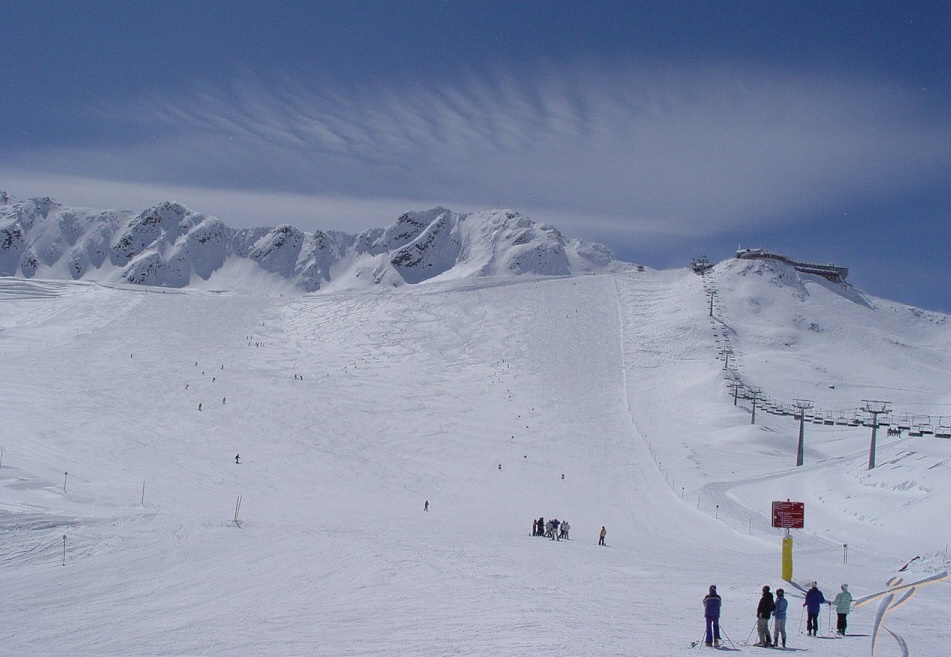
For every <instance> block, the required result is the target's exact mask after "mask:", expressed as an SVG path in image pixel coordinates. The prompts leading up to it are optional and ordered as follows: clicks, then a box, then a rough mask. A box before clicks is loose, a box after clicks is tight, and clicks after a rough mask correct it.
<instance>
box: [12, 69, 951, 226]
mask: <svg viewBox="0 0 951 657" xmlns="http://www.w3.org/2000/svg"><path fill="white" fill-rule="evenodd" d="M939 109H940V108H930V107H929V106H928V105H927V104H926V103H925V102H923V101H922V100H921V99H920V98H919V97H918V96H917V95H916V93H914V92H912V91H910V90H908V89H905V88H901V87H898V86H895V85H890V84H886V83H880V82H873V81H844V80H841V79H836V78H831V77H822V76H807V75H789V74H782V73H776V72H772V71H765V70H762V71H757V70H753V71H737V70H731V69H724V68H699V67H668V68H653V69H649V68H644V67H636V66H630V67H617V68H613V69H602V68H598V67H595V66H574V67H566V68H562V69H554V68H548V69H542V70H538V71H535V72H533V73H532V74H530V75H529V74H514V73H513V74H507V73H504V72H499V73H496V74H493V75H478V74H474V73H473V74H471V75H468V76H462V77H460V78H459V79H457V80H455V81H453V82H451V83H449V84H445V83H442V84H439V85H433V84H427V83H426V82H424V81H420V80H409V81H399V82H397V81H393V82H390V83H384V84H377V85H373V86H361V85H357V84H352V85H339V84H324V83H321V82H320V81H308V80H304V79H302V78H300V77H289V76H284V77H280V78H276V79H264V78H261V77H258V76H255V75H253V74H250V73H246V74H243V75H240V76H236V77H235V79H234V80H233V81H231V82H230V83H228V84H226V85H208V84H203V85H200V86H195V87H194V88H192V89H190V90H185V91H181V92H164V93H153V94H152V95H150V96H148V97H145V98H138V99H134V100H132V101H124V102H110V103H102V104H100V105H99V106H98V107H97V112H98V113H99V114H100V116H101V117H102V118H103V119H104V120H106V121H108V122H117V123H120V124H122V125H127V126H133V127H136V128H137V129H138V131H139V132H140V134H141V135H142V137H140V138H137V139H135V140H133V141H129V142H125V143H123V142H119V143H116V142H112V143H110V145H109V146H107V147H103V148H101V149H97V148H89V147H83V148H78V147H73V146H69V145H64V146H63V147H61V148H58V149H55V150H47V151H45V152H42V153H37V152H34V153H30V154H19V155H18V156H17V157H16V161H15V162H12V163H9V162H8V166H11V165H15V166H16V167H18V169H19V170H20V171H30V170H37V169H40V167H41V163H45V165H46V166H49V165H50V164H52V166H53V167H54V168H55V173H57V174H60V175H81V176H83V177H84V178H94V179H100V180H104V181H105V180H121V181H123V182H124V184H126V185H130V186H135V185H140V186H141V185H145V186H150V187H151V188H152V190H153V191H154V190H155V189H159V188H161V187H162V186H167V187H169V188H171V189H175V188H178V189H179V191H181V190H184V189H187V188H191V189H194V190H196V191H197V190H201V189H204V190H208V194H209V198H212V197H214V191H215V190H219V192H220V193H219V201H218V202H220V199H221V198H224V196H226V193H225V192H221V190H227V189H232V190H233V189H236V188H237V189H240V190H241V193H242V194H243V195H244V198H245V201H247V202H251V203H258V204H261V205H262V207H266V206H267V199H268V198H269V197H273V198H284V199H295V198H296V199H301V200H302V199H307V201H308V203H310V204H311V206H310V207H313V208H315V212H314V216H315V218H317V219H318V220H319V218H320V217H322V216H326V214H327V212H329V211H333V212H339V210H340V208H341V207H342V206H343V205H345V204H346V200H356V199H363V200H364V207H365V208H366V209H367V210H369V209H370V208H373V209H374V210H382V209H383V208H384V207H385V208H389V207H395V204H397V203H401V202H403V203H404V204H405V205H406V206H407V207H411V206H409V204H410V203H424V204H430V205H431V204H437V203H440V204H445V205H449V206H450V207H453V208H454V209H463V210H464V209H477V208H484V207H494V206H496V205H502V206H505V207H512V208H514V209H517V210H520V211H523V212H525V213H527V214H532V215H533V216H535V217H536V218H541V219H545V220H550V221H555V218H557V221H558V222H559V223H558V225H559V226H560V227H562V228H563V229H564V230H565V231H566V232H569V233H575V234H582V235H591V234H592V233H593V234H595V235H611V234H614V235H617V234H621V233H624V234H627V235H629V236H632V235H633V236H638V237H639V238H643V239H650V238H651V237H652V236H653V237H658V238H665V239H670V238H676V237H682V236H689V235H711V234H716V233H717V232H720V231H725V230H736V229H742V228H743V227H744V226H752V225H756V226H763V225H769V224H780V223H782V222H785V221H789V220H790V218H791V217H794V216H797V215H802V214H816V213H820V214H821V213H824V212H830V213H831V212H832V210H833V209H834V208H837V207H841V206H843V205H847V204H848V203H850V202H852V201H853V200H854V199H860V198H867V197H868V196H869V195H870V194H871V195H876V194H877V195H881V194H890V193H893V194H899V193H905V192H907V191H909V190H913V189H914V188H915V186H917V185H922V184H929V181H935V180H938V181H940V180H941V178H942V177H946V175H947V174H946V171H947V170H948V164H949V163H951V129H949V127H948V125H947V122H946V121H945V120H944V119H943V118H941V117H942V114H941V112H940V111H939ZM945 109H946V108H945ZM47 171H48V172H49V169H47ZM254 199H256V200H254ZM322 199H323V200H326V203H327V205H326V212H325V211H324V210H322V209H321V203H322ZM377 200H379V201H380V203H377V204H376V205H374V202H375V201H377ZM196 209H201V210H205V211H215V209H214V208H207V207H198V208H196ZM404 209H405V208H404ZM351 214H352V215H353V218H352V219H351V221H353V222H354V224H357V223H359V222H360V219H359V218H358V216H360V217H363V216H364V214H363V212H362V211H361V212H355V213H351ZM382 219H383V220H387V219H389V217H384V218H382ZM363 221H364V224H365V225H361V226H356V225H354V226H352V228H363V227H366V226H368V225H379V223H380V218H378V217H373V218H370V217H368V216H366V217H365V218H364V220H363ZM309 227H327V226H309Z"/></svg>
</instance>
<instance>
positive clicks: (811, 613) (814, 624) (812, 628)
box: [802, 582, 826, 636]
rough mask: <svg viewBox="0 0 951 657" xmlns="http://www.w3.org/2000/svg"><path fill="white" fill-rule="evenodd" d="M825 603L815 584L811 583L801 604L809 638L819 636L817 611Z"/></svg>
mask: <svg viewBox="0 0 951 657" xmlns="http://www.w3.org/2000/svg"><path fill="white" fill-rule="evenodd" d="M825 602H826V599H825V596H824V595H822V591H820V590H819V587H818V586H817V584H816V582H813V583H812V587H811V588H810V589H809V590H808V591H806V599H805V601H804V602H803V603H802V606H803V607H805V608H806V630H807V631H808V633H809V636H818V635H819V611H820V609H821V608H822V605H823V604H825Z"/></svg>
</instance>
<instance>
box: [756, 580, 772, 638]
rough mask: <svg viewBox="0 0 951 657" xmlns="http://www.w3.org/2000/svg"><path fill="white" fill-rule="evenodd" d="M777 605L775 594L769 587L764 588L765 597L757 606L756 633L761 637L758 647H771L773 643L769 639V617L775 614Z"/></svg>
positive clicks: (763, 596)
mask: <svg viewBox="0 0 951 657" xmlns="http://www.w3.org/2000/svg"><path fill="white" fill-rule="evenodd" d="M775 608H776V603H775V602H774V601H773V594H772V593H770V592H769V587H768V586H764V587H763V595H762V597H761V598H760V599H759V604H758V605H757V606H756V633H757V636H759V643H757V644H756V645H758V646H763V647H766V648H768V647H770V646H771V645H772V641H770V638H769V617H770V616H771V615H772V614H773V609H775Z"/></svg>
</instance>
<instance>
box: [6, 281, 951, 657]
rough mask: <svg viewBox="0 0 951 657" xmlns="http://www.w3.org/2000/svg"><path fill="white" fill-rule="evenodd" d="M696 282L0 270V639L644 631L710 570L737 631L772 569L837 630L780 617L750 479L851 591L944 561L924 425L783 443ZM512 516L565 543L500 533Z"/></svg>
mask: <svg viewBox="0 0 951 657" xmlns="http://www.w3.org/2000/svg"><path fill="white" fill-rule="evenodd" d="M702 283H703V282H702V279H700V278H699V277H697V276H695V275H694V274H692V273H689V272H686V271H672V272H642V273H631V274H621V275H616V276H608V275H600V276H586V277H576V278H557V279H541V280H531V279H525V280H518V281H516V282H509V281H506V282H502V283H500V282H499V281H486V282H484V283H478V284H474V283H472V282H468V283H465V284H461V283H460V284H432V285H426V286H418V287H411V286H407V287H404V288H399V289H397V290H392V291H388V292H385V293H381V292H378V291H375V292H358V293H342V292H341V293H323V294H316V295H306V296H287V297H283V296H279V295H270V296H266V297H265V296H250V295H248V296H245V295H241V294H234V293H230V294H212V293H208V292H200V291H187V290H186V291H184V292H178V293H175V294H172V293H169V294H164V293H163V292H164V291H162V290H153V289H148V290H145V291H143V290H142V289H134V290H129V289H124V288H118V289H112V288H106V287H102V286H97V285H89V284H75V285H73V284H63V283H56V282H51V283H48V282H44V281H19V280H12V279H2V280H0V359H2V363H3V372H4V384H5V385H4V391H3V394H4V407H5V409H6V411H5V416H6V417H5V422H4V427H5V428H4V432H3V434H2V436H0V448H2V449H3V462H2V467H0V495H2V497H0V536H2V537H3V539H4V546H5V550H4V552H3V555H2V557H0V564H2V572H0V582H2V586H3V591H4V593H5V599H6V603H5V604H4V606H3V607H2V611H0V654H3V655H23V654H30V655H51V656H52V655H163V656H164V655H275V654H280V655H328V656H331V655H407V654H418V655H523V654H525V652H527V651H530V650H538V649H539V648H542V649H549V650H554V651H559V652H561V653H563V654H568V655H591V656H602V655H619V656H620V655H657V656H659V657H663V656H665V655H681V654H685V653H686V652H687V651H688V650H689V645H690V642H691V641H693V640H696V639H697V638H699V637H700V635H701V634H702V629H703V628H702V625H703V623H702V617H701V607H700V599H701V598H702V597H703V595H704V593H705V592H706V589H707V586H708V585H709V584H711V583H717V584H718V588H719V590H720V593H721V595H723V597H724V617H723V627H724V629H725V631H726V632H727V633H728V635H729V637H730V638H731V639H732V640H733V642H734V643H736V644H737V647H738V648H741V649H742V650H747V649H749V650H753V648H746V647H745V646H743V645H742V644H743V642H744V639H745V637H746V634H745V633H746V632H747V631H748V630H749V628H750V626H751V625H752V623H753V620H754V619H753V616H754V613H753V612H754V609H755V605H756V600H757V598H758V593H759V589H760V587H761V586H762V584H763V583H770V584H771V585H772V586H773V588H776V587H777V586H784V585H785V586H786V587H787V589H788V590H790V597H791V598H792V600H791V605H790V610H791V611H790V620H789V622H788V625H789V628H788V629H789V634H790V639H791V643H792V644H793V645H797V646H800V647H807V648H809V649H810V652H816V653H819V654H835V655H846V656H851V655H867V654H868V653H869V643H868V638H862V637H859V636H857V637H850V638H848V639H847V640H845V641H838V642H834V643H833V642H825V641H818V640H812V641H810V640H809V639H807V638H806V637H804V636H802V635H800V634H799V633H798V632H799V631H798V630H797V628H796V618H795V617H796V613H795V612H796V611H798V610H799V605H798V604H797V603H796V601H795V598H796V596H799V595H801V594H800V593H799V592H798V591H797V590H796V588H795V586H792V585H789V584H784V583H783V582H782V581H781V580H780V579H779V571H780V561H779V545H780V536H781V533H780V530H776V529H773V528H771V527H769V518H768V512H769V500H770V499H785V498H786V497H789V496H791V497H793V499H801V500H805V501H806V504H807V528H806V529H805V530H803V531H802V532H796V534H795V539H796V546H797V553H796V569H795V573H794V579H795V580H796V582H799V583H805V582H807V581H809V580H811V579H819V580H820V584H821V586H823V588H824V590H825V592H826V594H827V596H828V597H830V598H831V596H832V595H833V594H834V593H835V591H836V590H837V588H838V583H839V581H840V580H841V581H849V582H850V585H851V588H852V590H853V591H855V592H856V594H857V595H858V594H859V592H864V593H869V592H872V591H875V590H879V589H880V588H881V587H883V586H884V583H885V581H886V580H887V579H888V577H890V576H891V575H892V574H894V570H895V569H896V568H897V567H898V566H896V563H897V564H898V565H900V564H901V563H903V562H904V561H907V558H910V556H914V555H909V556H908V557H907V558H906V553H907V551H908V550H909V549H911V548H912V546H915V544H916V543H917V544H918V545H919V546H920V545H922V544H926V545H927V547H923V548H922V549H921V551H922V552H925V553H927V554H930V556H928V558H927V559H926V561H927V562H928V563H927V564H926V565H927V566H928V567H931V568H934V567H936V566H941V565H943V563H944V562H946V561H947V559H946V555H940V554H939V550H940V548H941V547H942V546H943V545H945V544H946V541H947V537H944V538H940V537H933V539H932V540H931V541H930V542H928V541H923V540H922V537H923V536H924V533H923V532H924V530H925V529H926V528H928V527H929V526H942V525H941V523H940V522H935V520H936V519H935V518H934V517H932V518H931V519H930V523H929V524H922V520H921V517H922V516H921V515H920V514H918V513H912V512H913V511H916V510H917V509H918V508H919V507H920V508H921V509H922V510H923V511H928V512H930V513H931V515H932V516H933V515H934V514H935V513H938V514H939V517H941V514H943V521H946V520H947V519H948V517H947V511H946V509H944V507H943V505H941V504H940V503H936V502H935V501H934V499H933V498H934V496H935V495H937V494H938V493H940V492H941V491H944V490H945V488H940V487H939V488H938V489H937V492H935V491H934V490H932V489H933V488H934V487H935V486H939V485H940V483H939V482H940V481H942V480H946V475H943V473H942V472H941V471H942V469H943V468H946V467H947V445H948V443H946V442H943V441H936V440H932V441H931V442H918V443H912V444H910V443H907V442H904V443H902V442H899V441H884V440H883V442H882V445H881V450H882V451H881V456H880V461H881V463H882V464H883V467H882V468H881V470H880V471H873V472H872V473H871V474H869V473H866V472H864V471H863V467H862V466H863V463H864V460H865V457H866V452H864V451H863V446H866V447H867V441H868V437H867V433H866V432H865V430H861V431H855V430H852V431H849V430H845V429H841V430H838V431H836V432H829V433H824V434H819V433H818V430H816V431H812V430H811V431H810V442H809V446H808V452H807V465H806V466H805V467H803V468H792V467H791V465H792V463H791V462H790V459H791V458H792V459H794V457H795V439H796V436H797V431H798V426H797V425H796V423H795V422H793V421H792V420H790V419H788V418H774V417H770V416H764V417H763V419H762V421H761V422H758V423H757V425H750V424H749V415H748V413H747V411H746V410H744V409H743V408H742V407H740V406H738V407H734V406H733V405H732V400H731V398H730V397H729V393H728V391H727V390H726V388H725V387H724V385H723V371H722V369H721V368H722V365H721V363H720V361H718V360H717V345H716V343H715V342H714V339H713V338H712V337H711V335H710V328H709V322H708V317H707V305H706V304H707V301H706V297H705V296H704V292H703V287H702ZM721 295H722V296H723V297H727V295H726V294H725V293H723V292H722V291H721ZM730 301H731V300H730V299H729V298H725V299H722V300H721V303H722V304H723V305H724V306H725V307H726V309H727V310H729V309H730V308H731V307H730V306H729V302H730ZM724 312H726V310H724ZM735 324H736V326H737V327H739V326H741V324H740V323H739V322H736V323H735ZM753 328H757V327H753ZM753 328H750V327H746V330H747V331H748V332H749V331H752V330H753ZM759 328H762V327H759ZM740 337H741V336H737V344H738V346H739V344H740V343H741V340H740ZM738 351H739V349H738ZM742 355H743V354H739V355H738V357H740V356H742ZM840 358H841V361H842V362H841V363H839V365H840V366H841V368H842V369H846V368H847V367H853V368H854V369H860V367H858V361H859V358H860V357H858V356H856V357H855V360H854V361H851V360H849V358H851V357H850V356H849V355H848V354H842V355H840ZM747 371H751V370H750V369H747ZM752 371H755V372H757V376H765V375H764V374H762V373H761V372H760V370H759V368H756V367H754V368H752ZM895 379H896V380H895V383H894V385H895V389H898V388H899V387H901V388H904V389H912V388H916V389H918V390H923V391H924V392H922V393H921V394H922V395H925V396H927V395H928V394H930V395H933V396H934V398H935V399H938V398H940V393H939V392H938V390H939V389H940V387H941V386H940V385H937V384H934V385H932V386H931V387H929V386H928V385H924V386H923V385H919V384H918V383H916V380H915V377H914V375H908V376H906V377H904V378H902V377H895ZM759 384H761V385H763V386H764V387H770V386H772V387H774V388H775V387H778V384H773V383H772V382H771V380H768V379H760V383H759ZM199 403H200V404H201V405H202V406H201V408H202V410H200V411H199V410H198V404H199ZM764 415H765V414H764ZM829 436H831V438H829ZM909 445H913V449H912V451H914V452H917V454H916V455H914V456H908V455H907V454H906V452H907V451H908V450H909V449H910V448H909V447H908V446H909ZM903 450H904V451H903ZM237 453H240V454H241V464H240V465H236V464H235V463H234V456H235V454H237ZM942 463H943V464H944V465H942ZM500 465H501V469H500V467H499V466H500ZM896 468H897V469H896ZM892 472H894V473H895V474H894V475H891V474H890V473H892ZM927 472H930V473H932V475H931V476H927V475H926V474H925V473H927ZM67 473H68V474H67ZM562 475H564V478H562ZM939 475H940V476H939ZM892 476H894V477H897V479H894V480H893V479H891V478H890V477H892ZM869 477H872V479H869ZM909 479H913V480H915V481H916V482H918V483H916V484H915V485H910V484H908V483H907V482H908V480H909ZM143 483H144V491H143ZM921 486H925V487H928V488H929V490H930V491H931V492H930V494H929V493H927V492H922V491H921V490H919V488H920V487H921ZM239 495H240V496H241V499H242V502H241V508H240V520H241V526H240V528H239V527H238V526H236V524H235V523H234V518H233V516H234V513H235V505H236V500H237V497H238V496H239ZM426 499H428V500H429V501H430V504H431V508H430V511H429V512H428V513H427V512H423V511H422V504H423V501H424V500H426ZM859 500H864V503H863V504H864V506H868V505H870V504H871V502H872V501H875V502H876V505H878V504H879V503H880V505H881V506H882V510H881V511H880V512H879V513H878V515H877V516H874V517H864V518H863V517H862V516H863V515H864V514H863V512H861V511H856V505H857V504H858V502H859ZM929 500H930V501H929ZM143 501H144V503H143ZM717 505H719V508H717ZM539 515H543V516H544V517H545V518H549V517H552V516H554V517H558V518H560V519H567V520H568V521H569V522H570V523H571V525H572V530H571V539H572V540H570V541H550V540H547V539H541V538H535V537H531V536H529V532H530V529H531V521H532V519H534V518H537V517H538V516H539ZM870 515H871V514H870ZM925 517H927V516H925ZM943 521H942V522H943ZM925 522H928V521H925ZM601 525H605V526H606V527H607V529H608V535H607V543H608V547H599V546H598V545H597V544H596V543H597V532H598V530H599V529H600V527H601ZM943 526H944V527H947V526H948V525H947V523H946V522H944V524H943ZM916 534H917V538H916ZM63 535H66V536H67V540H66V558H65V562H66V565H65V566H63V543H64V542H63V538H62V537H63ZM845 541H848V543H849V544H850V545H851V546H852V547H851V550H850V552H849V557H848V563H843V557H842V548H841V543H842V542H845ZM916 567H918V565H916ZM921 567H925V565H922V566H921ZM944 567H946V566H944ZM907 576H908V577H914V576H915V573H914V572H909V573H907ZM938 590H939V589H938V588H937V587H935V588H934V589H923V591H922V593H921V594H920V595H919V597H918V598H916V600H915V601H913V602H912V603H910V604H909V605H906V607H905V608H902V609H900V610H897V611H895V612H893V614H892V615H891V616H890V617H889V623H890V626H891V627H893V628H895V629H896V632H897V633H898V634H900V635H902V636H904V637H905V640H906V641H907V642H908V643H909V645H910V646H911V647H912V649H913V650H915V651H916V652H915V654H923V655H924V654H934V655H937V654H941V653H942V648H943V645H944V644H946V643H947V639H948V636H947V633H946V632H944V631H943V630H942V629H941V628H942V627H944V624H943V618H944V615H945V614H944V609H943V603H942V596H944V595H945V592H946V589H941V593H940V594H939V593H938ZM871 619H872V614H871V613H868V612H862V611H856V612H854V613H853V614H852V615H851V616H850V626H851V627H853V628H855V631H856V632H857V633H862V634H866V635H867V634H870V631H869V629H870V628H869V623H870V622H871ZM822 623H823V625H822V626H823V628H824V629H825V623H826V618H825V616H823V619H822ZM827 643H832V645H831V646H828V647H827V646H826V645H825V644H827Z"/></svg>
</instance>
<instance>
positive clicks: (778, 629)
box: [773, 589, 789, 648]
mask: <svg viewBox="0 0 951 657" xmlns="http://www.w3.org/2000/svg"><path fill="white" fill-rule="evenodd" d="M788 607H789V600H787V599H786V592H785V591H783V590H782V589H776V606H775V607H774V608H773V645H777V646H779V645H781V646H782V647H783V648H785V647H786V609H787V608H788ZM780 637H782V639H780ZM780 641H782V643H780Z"/></svg>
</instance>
